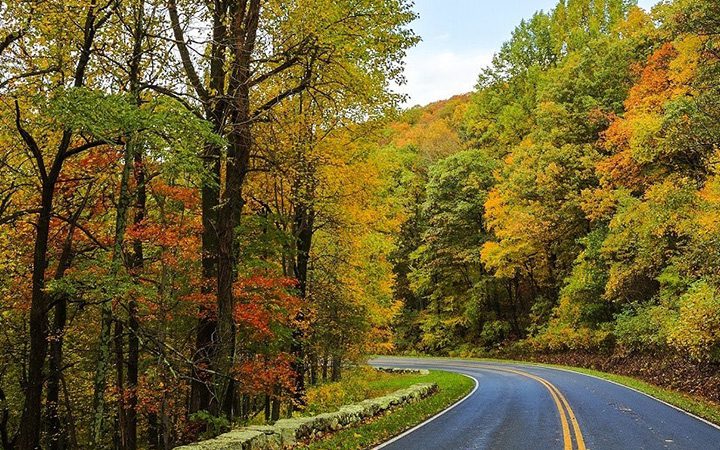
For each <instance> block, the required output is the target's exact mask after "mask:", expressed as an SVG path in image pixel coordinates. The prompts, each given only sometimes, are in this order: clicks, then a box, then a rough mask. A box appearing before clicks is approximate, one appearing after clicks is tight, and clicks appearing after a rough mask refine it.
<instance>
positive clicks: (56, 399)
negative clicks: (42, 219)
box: [46, 205, 84, 450]
mask: <svg viewBox="0 0 720 450" xmlns="http://www.w3.org/2000/svg"><path fill="white" fill-rule="evenodd" d="M83 209H84V205H83V206H82V207H81V208H80V209H79V210H78V212H77V213H76V214H75V219H76V220H77V218H78V217H79V216H80V212H82V210H83ZM74 232H75V225H74V224H71V225H70V229H69V230H68V235H67V238H66V239H65V243H64V244H63V249H62V253H61V254H60V260H59V261H58V266H57V269H56V270H55V279H56V280H59V279H62V278H63V277H64V276H65V272H66V271H67V269H69V268H70V264H71V263H72V259H73V252H72V243H73V233H74ZM54 310H55V313H54V316H53V327H52V336H53V339H52V340H51V341H50V361H49V376H48V382H47V383H48V388H47V404H46V408H47V421H48V437H47V439H48V448H49V449H50V450H60V449H63V448H65V447H66V445H65V440H64V439H63V436H64V435H65V433H64V430H63V426H62V423H61V420H60V381H61V380H60V379H61V376H62V361H63V340H64V334H65V322H66V321H67V296H66V295H65V294H61V295H59V296H58V297H57V298H56V299H55V306H54Z"/></svg>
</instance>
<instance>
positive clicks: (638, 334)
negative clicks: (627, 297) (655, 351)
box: [615, 304, 674, 351]
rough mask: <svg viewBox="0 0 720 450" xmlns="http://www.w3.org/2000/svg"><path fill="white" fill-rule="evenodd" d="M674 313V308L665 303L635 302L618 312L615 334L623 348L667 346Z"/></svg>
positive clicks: (643, 348)
mask: <svg viewBox="0 0 720 450" xmlns="http://www.w3.org/2000/svg"><path fill="white" fill-rule="evenodd" d="M673 314H674V313H673V311H672V309H671V308H669V307H668V306H666V305H665V304H661V305H654V304H651V305H641V306H639V305H636V304H633V305H632V306H631V307H630V308H628V309H626V310H625V311H623V312H622V313H620V314H618V315H617V317H616V320H615V336H616V338H617V342H618V344H619V345H620V347H621V349H624V350H627V351H633V350H646V349H650V348H657V347H663V346H665V345H666V343H667V330H668V325H669V323H670V322H671V321H672V316H673Z"/></svg>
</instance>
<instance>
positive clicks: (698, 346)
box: [667, 281, 720, 360]
mask: <svg viewBox="0 0 720 450" xmlns="http://www.w3.org/2000/svg"><path fill="white" fill-rule="evenodd" d="M669 328H670V329H669V331H668V336H667V340H668V343H669V344H670V345H671V346H673V347H675V348H677V349H679V350H682V351H687V352H688V353H689V354H690V355H691V356H692V357H694V358H696V359H701V360H718V359H719V357H720V297H719V296H718V292H717V290H715V288H713V287H712V286H710V285H709V284H707V283H706V282H704V281H701V282H698V283H696V284H695V285H693V286H692V287H691V288H690V289H689V290H688V291H687V292H686V293H685V294H684V295H683V296H682V297H680V301H679V313H678V314H677V318H676V320H674V321H673V322H672V324H671V325H670V327H669Z"/></svg>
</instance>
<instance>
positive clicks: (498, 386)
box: [371, 357, 720, 450]
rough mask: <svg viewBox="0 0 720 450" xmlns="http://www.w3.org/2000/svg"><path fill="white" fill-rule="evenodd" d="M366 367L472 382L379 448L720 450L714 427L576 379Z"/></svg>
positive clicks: (466, 365)
mask: <svg viewBox="0 0 720 450" xmlns="http://www.w3.org/2000/svg"><path fill="white" fill-rule="evenodd" d="M371 364H373V365H375V366H382V367H403V368H424V369H441V370H448V371H454V372H459V373H463V374H465V375H468V376H470V377H472V378H474V379H475V380H476V382H477V386H476V390H475V391H474V392H472V393H471V394H470V395H469V396H468V397H466V398H465V399H464V400H463V401H461V402H460V403H458V404H456V405H455V406H454V407H452V408H451V409H450V410H447V411H445V412H444V413H442V414H441V415H439V416H436V417H435V418H434V419H430V420H429V421H428V422H426V423H425V424H424V425H421V426H419V427H417V428H415V429H413V430H411V431H409V432H406V433H404V434H402V435H400V436H399V437H397V438H395V439H393V440H391V441H389V442H386V443H385V444H383V445H381V446H380V447H378V448H384V449H387V450H391V449H392V450H400V449H402V450H421V449H432V450H436V449H453V450H455V449H492V450H523V449H527V450H545V449H547V450H552V449H557V450H573V449H577V450H584V449H591V450H642V449H646V450H651V449H652V450H654V449H677V450H720V428H718V427H716V426H715V425H712V424H709V423H707V422H704V421H702V420H701V419H698V418H696V417H694V416H691V415H689V414H687V413H685V412H683V411H680V410H678V409H675V408H673V407H671V406H669V405H667V404H665V403H662V402H660V401H658V400H655V399H653V398H651V397H648V396H646V395H644V394H641V393H639V392H636V391H633V390H631V389H628V388H625V387H623V386H620V385H617V384H614V383H611V382H608V381H605V380H601V379H598V378H594V377H590V376H587V375H582V374H579V373H576V372H569V371H564V370H560V369H553V368H546V367H538V366H531V365H524V364H515V363H498V362H478V361H465V360H460V359H457V360H454V359H447V360H440V359H437V360H435V359H413V358H395V357H393V358H390V357H387V358H378V359H375V360H373V361H371Z"/></svg>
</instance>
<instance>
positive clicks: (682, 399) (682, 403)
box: [413, 356, 720, 425]
mask: <svg viewBox="0 0 720 450" xmlns="http://www.w3.org/2000/svg"><path fill="white" fill-rule="evenodd" d="M413 358H427V359H464V360H468V361H480V362H482V361H489V362H505V363H520V364H526V365H531V366H538V367H554V368H558V369H565V370H570V371H573V372H578V373H582V374H586V375H592V376H595V377H598V378H602V379H604V380H608V381H614V382H615V383H618V384H621V385H623V386H627V387H630V388H633V389H636V390H638V391H640V392H642V393H644V394H648V395H650V396H652V397H655V398H657V399H658V400H662V401H664V402H666V403H669V404H671V405H673V406H676V407H678V408H680V409H682V410H684V411H687V412H689V413H691V414H694V415H696V416H698V417H702V418H703V419H705V420H707V421H709V422H712V423H714V424H717V425H720V404H717V403H715V402H712V401H710V400H706V399H704V398H701V397H699V396H695V395H691V394H688V393H685V392H680V391H676V390H673V389H667V388H663V387H660V386H656V385H654V384H652V383H648V382H646V381H642V380H639V379H637V378H633V377H628V376H625V375H616V374H613V373H607V372H601V371H599V370H593V369H585V368H581V367H572V366H563V365H559V364H542V363H536V362H528V361H520V360H505V359H494V358H445V357H433V356H413Z"/></svg>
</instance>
